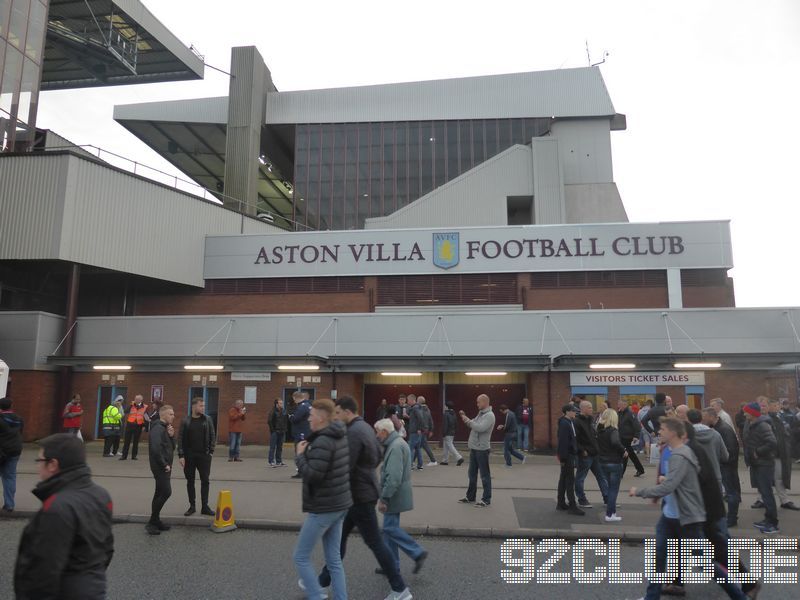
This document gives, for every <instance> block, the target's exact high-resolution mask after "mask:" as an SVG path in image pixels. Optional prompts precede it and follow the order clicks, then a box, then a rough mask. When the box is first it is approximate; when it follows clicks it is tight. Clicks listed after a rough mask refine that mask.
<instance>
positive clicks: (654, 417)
mask: <svg viewBox="0 0 800 600" xmlns="http://www.w3.org/2000/svg"><path fill="white" fill-rule="evenodd" d="M666 402H667V395H666V394H665V393H663V392H658V393H657V394H656V405H655V406H654V407H653V408H651V409H650V410H649V411H647V415H646V416H645V418H644V419H642V427H644V428H645V429H646V430H647V433H649V434H650V435H652V436H654V437H656V436H658V431H659V429H661V420H660V419H661V417H663V416H666V414H667V408H666Z"/></svg>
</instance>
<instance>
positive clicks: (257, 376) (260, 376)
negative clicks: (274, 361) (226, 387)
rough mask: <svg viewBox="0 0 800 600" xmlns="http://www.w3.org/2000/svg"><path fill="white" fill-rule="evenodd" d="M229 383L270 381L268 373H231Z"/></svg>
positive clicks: (270, 377)
mask: <svg viewBox="0 0 800 600" xmlns="http://www.w3.org/2000/svg"><path fill="white" fill-rule="evenodd" d="M231 381H272V373H270V372H269V371H267V372H263V371H232V372H231Z"/></svg>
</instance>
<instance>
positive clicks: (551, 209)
mask: <svg viewBox="0 0 800 600" xmlns="http://www.w3.org/2000/svg"><path fill="white" fill-rule="evenodd" d="M559 145H560V141H559V140H557V139H556V138H535V139H534V140H533V143H532V144H531V154H532V157H533V160H532V163H533V201H534V222H536V223H538V224H542V225H553V224H558V223H563V222H564V212H565V210H564V181H563V175H562V172H561V163H560V161H559V155H558V147H559Z"/></svg>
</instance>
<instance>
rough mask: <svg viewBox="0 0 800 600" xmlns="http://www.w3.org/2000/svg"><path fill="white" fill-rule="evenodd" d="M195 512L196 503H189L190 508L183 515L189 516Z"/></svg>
mask: <svg viewBox="0 0 800 600" xmlns="http://www.w3.org/2000/svg"><path fill="white" fill-rule="evenodd" d="M195 512H196V511H195V509H194V504H191V505H189V508H188V509H187V510H186V512H185V513H183V516H184V517H189V516H191V515H193V514H194V513H195Z"/></svg>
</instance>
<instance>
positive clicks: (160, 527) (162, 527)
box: [156, 521, 172, 531]
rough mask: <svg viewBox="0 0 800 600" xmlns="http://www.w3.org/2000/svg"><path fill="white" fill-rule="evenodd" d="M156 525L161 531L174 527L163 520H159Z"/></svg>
mask: <svg viewBox="0 0 800 600" xmlns="http://www.w3.org/2000/svg"><path fill="white" fill-rule="evenodd" d="M156 527H158V530H159V531H169V530H170V529H172V525H167V524H166V523H164V522H163V521H159V522H158V525H156Z"/></svg>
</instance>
